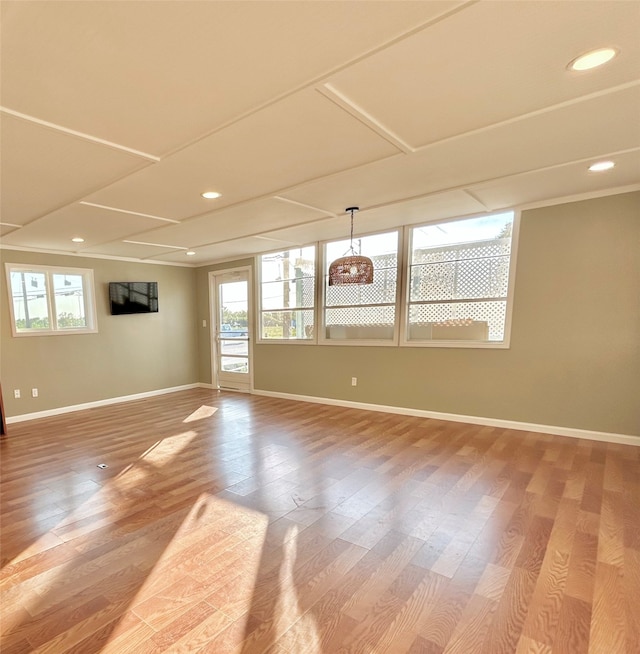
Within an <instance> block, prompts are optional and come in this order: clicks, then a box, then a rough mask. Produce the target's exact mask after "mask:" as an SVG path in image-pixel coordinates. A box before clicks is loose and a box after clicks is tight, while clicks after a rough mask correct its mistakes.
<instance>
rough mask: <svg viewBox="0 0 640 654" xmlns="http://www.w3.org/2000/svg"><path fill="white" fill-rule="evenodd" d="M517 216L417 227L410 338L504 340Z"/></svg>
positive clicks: (412, 267)
mask: <svg viewBox="0 0 640 654" xmlns="http://www.w3.org/2000/svg"><path fill="white" fill-rule="evenodd" d="M513 219H514V216H513V214H512V213H508V214H499V215H497V216H494V217H482V218H477V219H467V220H461V221H454V222H451V223H444V224H441V225H429V226H424V227H418V228H414V230H413V234H412V236H413V238H412V243H413V245H412V251H411V259H410V272H409V289H410V292H409V306H408V321H407V323H408V328H407V339H408V340H410V341H411V340H414V341H422V340H423V341H430V340H455V341H460V340H469V341H487V342H501V341H503V340H504V338H505V325H506V316H507V302H508V299H509V298H508V290H509V274H510V259H511V233H512V228H513ZM418 230H420V232H419V234H418V237H416V233H417V232H418ZM437 230H439V231H437ZM474 236H475V240H472V239H473V237H474ZM486 236H491V238H486ZM447 240H449V242H447ZM430 241H434V242H433V243H430ZM452 241H453V242H452ZM456 241H457V242H456Z"/></svg>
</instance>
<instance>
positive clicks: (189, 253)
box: [185, 250, 195, 257]
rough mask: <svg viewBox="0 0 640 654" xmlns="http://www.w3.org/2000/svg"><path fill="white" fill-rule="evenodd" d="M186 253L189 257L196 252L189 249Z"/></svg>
mask: <svg viewBox="0 0 640 654" xmlns="http://www.w3.org/2000/svg"><path fill="white" fill-rule="evenodd" d="M185 254H186V255H187V256H188V257H192V256H193V255H194V254H195V252H194V251H193V250H188V251H187V252H185Z"/></svg>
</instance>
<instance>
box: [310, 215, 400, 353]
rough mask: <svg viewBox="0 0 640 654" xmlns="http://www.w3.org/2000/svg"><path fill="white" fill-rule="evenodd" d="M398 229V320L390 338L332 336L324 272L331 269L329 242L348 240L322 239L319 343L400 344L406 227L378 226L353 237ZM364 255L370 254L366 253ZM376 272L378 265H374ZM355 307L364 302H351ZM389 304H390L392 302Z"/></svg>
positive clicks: (341, 344) (389, 345) (376, 345)
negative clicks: (381, 227)
mask: <svg viewBox="0 0 640 654" xmlns="http://www.w3.org/2000/svg"><path fill="white" fill-rule="evenodd" d="M393 232H395V233H397V235H398V241H397V242H398V250H397V257H396V259H397V264H396V266H397V267H396V297H395V302H394V304H393V306H394V308H395V320H394V323H393V337H392V338H390V339H381V338H376V339H374V338H367V339H364V338H358V339H355V338H352V339H349V338H345V339H333V338H328V337H327V325H326V309H327V306H326V299H327V283H326V276H327V274H328V273H325V270H327V269H328V266H329V264H330V263H331V262H330V261H328V258H327V245H328V244H330V243H338V242H340V241H348V240H349V239H348V238H345V237H342V238H332V239H327V240H325V241H321V242H320V243H319V257H318V259H319V262H318V264H319V271H318V275H317V279H316V281H317V282H318V286H319V288H318V294H319V296H320V297H319V300H318V305H317V308H318V311H319V312H320V313H319V315H318V326H319V328H318V344H320V345H336V346H339V347H342V346H345V345H347V346H348V345H354V346H358V347H360V346H366V347H397V346H398V345H399V337H400V330H401V314H402V297H403V286H404V280H403V277H404V275H403V274H402V273H403V268H404V256H405V255H404V227H402V226H400V227H392V228H387V229H379V230H376V231H373V232H366V233H363V234H354V237H353V238H354V241H355V240H356V239H359V238H366V237H368V236H377V235H379V234H391V233H393ZM365 256H369V255H367V254H366V253H365ZM374 274H375V266H374ZM352 306H354V307H358V306H363V305H357V304H355V305H352ZM366 306H382V305H366ZM387 306H391V305H390V304H389V305H387Z"/></svg>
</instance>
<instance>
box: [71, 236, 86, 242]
mask: <svg viewBox="0 0 640 654" xmlns="http://www.w3.org/2000/svg"><path fill="white" fill-rule="evenodd" d="M71 240H72V241H73V242H74V243H84V239H83V238H80V236H74V237H73V238H72V239H71Z"/></svg>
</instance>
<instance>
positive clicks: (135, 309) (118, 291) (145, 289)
mask: <svg viewBox="0 0 640 654" xmlns="http://www.w3.org/2000/svg"><path fill="white" fill-rule="evenodd" d="M109 301H110V303H111V315H113V316H120V315H123V314H127V313H156V312H157V311H158V282H109Z"/></svg>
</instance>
